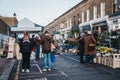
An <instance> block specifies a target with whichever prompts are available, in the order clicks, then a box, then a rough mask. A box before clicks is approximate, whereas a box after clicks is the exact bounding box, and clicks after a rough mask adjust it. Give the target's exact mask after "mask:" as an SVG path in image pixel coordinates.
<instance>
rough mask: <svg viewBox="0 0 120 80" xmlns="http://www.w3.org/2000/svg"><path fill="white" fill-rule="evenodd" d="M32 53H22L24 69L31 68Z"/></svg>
mask: <svg viewBox="0 0 120 80" xmlns="http://www.w3.org/2000/svg"><path fill="white" fill-rule="evenodd" d="M30 54H31V53H22V69H29V68H30Z"/></svg>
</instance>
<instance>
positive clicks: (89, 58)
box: [84, 31, 96, 63]
mask: <svg viewBox="0 0 120 80" xmlns="http://www.w3.org/2000/svg"><path fill="white" fill-rule="evenodd" d="M90 44H93V45H95V44H96V40H95V38H94V37H93V35H92V33H91V31H87V34H86V36H85V37H84V55H85V56H86V60H85V63H94V61H93V59H94V56H95V53H96V52H95V46H91V47H92V48H91V47H90V46H89V45H90Z"/></svg>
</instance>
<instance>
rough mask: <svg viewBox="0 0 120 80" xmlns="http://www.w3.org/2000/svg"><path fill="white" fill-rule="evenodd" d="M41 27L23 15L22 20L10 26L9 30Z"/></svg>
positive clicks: (32, 29) (31, 29) (35, 29)
mask: <svg viewBox="0 0 120 80" xmlns="http://www.w3.org/2000/svg"><path fill="white" fill-rule="evenodd" d="M42 27H43V26H41V25H38V24H36V23H33V22H32V21H31V20H29V19H28V18H26V17H25V18H24V19H23V20H21V21H20V22H18V24H16V25H14V26H13V27H11V31H41V30H42Z"/></svg>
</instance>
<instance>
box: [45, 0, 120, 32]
mask: <svg viewBox="0 0 120 80" xmlns="http://www.w3.org/2000/svg"><path fill="white" fill-rule="evenodd" d="M119 11H120V0H83V1H81V2H80V3H78V4H77V5H76V6H74V7H73V8H71V9H70V10H68V11H67V12H65V13H64V14H62V15H61V16H59V17H58V18H56V19H55V20H54V21H52V22H51V23H49V24H48V25H47V26H45V30H48V31H50V33H54V32H60V33H61V34H68V33H69V32H70V31H71V27H74V26H76V25H77V26H79V28H80V30H81V31H86V30H91V29H92V30H93V32H94V31H98V32H99V33H101V32H102V31H106V30H108V20H109V15H110V14H114V13H116V12H119Z"/></svg>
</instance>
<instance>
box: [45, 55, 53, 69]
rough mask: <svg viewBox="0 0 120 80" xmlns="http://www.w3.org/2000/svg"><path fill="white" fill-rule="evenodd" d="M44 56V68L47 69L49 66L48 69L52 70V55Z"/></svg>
mask: <svg viewBox="0 0 120 80" xmlns="http://www.w3.org/2000/svg"><path fill="white" fill-rule="evenodd" d="M43 56H44V58H43V59H44V61H43V68H44V69H46V68H47V66H48V69H49V68H50V69H51V54H50V53H48V54H43Z"/></svg>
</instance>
